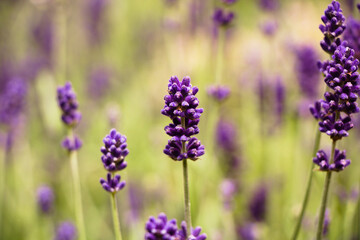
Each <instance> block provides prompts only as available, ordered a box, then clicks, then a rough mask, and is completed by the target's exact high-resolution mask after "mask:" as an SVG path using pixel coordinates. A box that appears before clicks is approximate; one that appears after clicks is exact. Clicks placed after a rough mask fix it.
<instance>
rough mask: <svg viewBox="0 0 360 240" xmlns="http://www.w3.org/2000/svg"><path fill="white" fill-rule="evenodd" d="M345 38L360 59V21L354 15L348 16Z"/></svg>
mask: <svg viewBox="0 0 360 240" xmlns="http://www.w3.org/2000/svg"><path fill="white" fill-rule="evenodd" d="M343 39H344V40H345V41H347V42H348V46H349V47H351V48H352V49H354V51H355V57H356V58H357V59H360V21H359V20H356V19H354V18H353V17H348V19H347V23H346V29H345V31H344V35H343Z"/></svg>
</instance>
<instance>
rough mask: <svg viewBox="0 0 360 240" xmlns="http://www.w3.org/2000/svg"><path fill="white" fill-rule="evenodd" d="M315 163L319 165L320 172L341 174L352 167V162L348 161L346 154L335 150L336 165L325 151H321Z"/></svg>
mask: <svg viewBox="0 0 360 240" xmlns="http://www.w3.org/2000/svg"><path fill="white" fill-rule="evenodd" d="M313 162H314V163H315V164H316V165H318V166H319V167H320V168H319V170H320V171H335V172H339V171H342V170H344V169H345V168H346V167H347V166H349V165H350V160H349V159H346V152H345V151H340V150H339V149H335V155H334V163H330V160H329V158H328V155H327V154H326V153H325V151H323V150H319V151H318V152H317V154H316V157H314V158H313Z"/></svg>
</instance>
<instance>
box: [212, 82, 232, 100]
mask: <svg viewBox="0 0 360 240" xmlns="http://www.w3.org/2000/svg"><path fill="white" fill-rule="evenodd" d="M207 93H208V95H209V96H211V97H212V98H214V99H215V100H216V101H218V102H222V101H223V100H225V99H227V98H228V97H229V94H230V89H229V88H228V87H226V86H221V85H220V86H215V85H213V86H210V87H209V88H208V89H207Z"/></svg>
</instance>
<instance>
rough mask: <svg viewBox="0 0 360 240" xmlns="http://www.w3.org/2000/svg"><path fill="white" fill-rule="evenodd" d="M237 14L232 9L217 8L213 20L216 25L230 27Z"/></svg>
mask: <svg viewBox="0 0 360 240" xmlns="http://www.w3.org/2000/svg"><path fill="white" fill-rule="evenodd" d="M234 17H235V14H234V13H233V12H231V11H225V10H224V9H222V8H217V9H215V11H214V14H213V21H214V23H215V25H216V26H220V27H228V26H230V25H231V23H232V21H233V19H234Z"/></svg>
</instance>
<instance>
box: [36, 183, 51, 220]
mask: <svg viewBox="0 0 360 240" xmlns="http://www.w3.org/2000/svg"><path fill="white" fill-rule="evenodd" d="M36 195H37V203H38V206H39V209H40V210H41V212H43V213H45V214H47V213H50V211H51V209H52V207H53V203H54V193H53V191H52V189H51V188H50V187H48V186H41V187H39V188H38V189H37V191H36Z"/></svg>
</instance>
